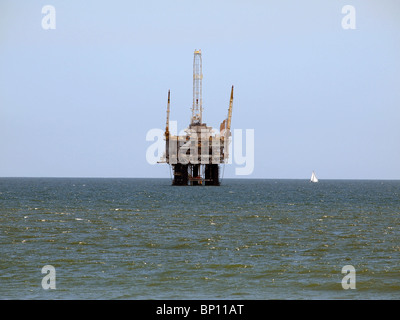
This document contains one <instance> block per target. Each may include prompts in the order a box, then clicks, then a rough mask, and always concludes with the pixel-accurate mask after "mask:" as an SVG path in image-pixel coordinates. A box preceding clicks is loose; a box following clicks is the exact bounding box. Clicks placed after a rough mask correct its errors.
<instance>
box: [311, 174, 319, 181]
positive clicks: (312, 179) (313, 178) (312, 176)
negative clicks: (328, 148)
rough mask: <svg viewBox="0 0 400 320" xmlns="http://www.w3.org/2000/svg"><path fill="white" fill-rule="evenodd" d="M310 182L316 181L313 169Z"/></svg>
mask: <svg viewBox="0 0 400 320" xmlns="http://www.w3.org/2000/svg"><path fill="white" fill-rule="evenodd" d="M310 182H318V179H317V176H316V175H315V172H314V171H313V172H312V174H311V179H310Z"/></svg>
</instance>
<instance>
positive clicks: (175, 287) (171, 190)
mask: <svg viewBox="0 0 400 320" xmlns="http://www.w3.org/2000/svg"><path fill="white" fill-rule="evenodd" d="M170 184H171V181H170V180H169V179H90V178H76V179H75V178H51V179H50V178H0V298H1V299H240V300H246V299H256V300H258V299H399V298H400V241H399V235H400V233H399V226H400V181H386V180H385V181H362V180H359V181H352V180H325V181H324V180H322V181H320V182H319V183H317V184H312V183H310V182H309V181H307V180H241V179H224V181H223V184H222V185H221V186H220V187H212V186H209V187H208V186H207V187H206V186H200V187H174V186H171V185H170ZM45 265H51V266H53V267H54V270H55V279H54V283H55V284H56V288H55V289H48V290H45V289H44V288H43V287H42V280H43V278H44V277H45V276H46V274H45V273H42V267H43V266H45ZM346 265H352V266H353V267H354V269H355V272H356V273H355V284H356V288H355V289H348V290H345V289H343V287H342V279H343V277H344V276H345V274H342V268H343V267H344V266H346Z"/></svg>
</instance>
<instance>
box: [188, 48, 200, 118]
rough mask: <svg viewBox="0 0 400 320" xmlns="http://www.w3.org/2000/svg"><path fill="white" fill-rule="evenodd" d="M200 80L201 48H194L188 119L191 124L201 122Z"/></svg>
mask: <svg viewBox="0 0 400 320" xmlns="http://www.w3.org/2000/svg"><path fill="white" fill-rule="evenodd" d="M202 80H203V72H202V62H201V50H195V51H194V58H193V106H192V118H191V119H190V123H191V124H192V125H193V124H200V123H201V118H202V113H203V98H202V94H203V92H202V91H203V88H202Z"/></svg>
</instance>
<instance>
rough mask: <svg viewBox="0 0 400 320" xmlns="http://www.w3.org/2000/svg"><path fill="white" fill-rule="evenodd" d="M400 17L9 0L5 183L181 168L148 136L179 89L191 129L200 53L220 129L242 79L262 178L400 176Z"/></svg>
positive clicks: (349, 1)
mask: <svg viewBox="0 0 400 320" xmlns="http://www.w3.org/2000/svg"><path fill="white" fill-rule="evenodd" d="M44 5H53V6H54V7H55V9H56V29H55V30H44V29H43V28H42V25H41V22H42V18H43V17H44V16H45V15H44V14H42V7H43V6H44ZM345 5H352V6H354V8H355V9H356V29H355V30H351V29H349V30H345V29H343V28H342V25H341V22H342V18H343V17H344V16H345V14H343V13H342V7H343V6H345ZM399 17H400V2H399V1H398V0H362V1H361V0H346V1H342V0H324V1H321V0H303V1H297V0H282V1H261V0H260V1H255V0H253V1H252V0H248V1H244V0H240V1H239V0H230V1H227V0H226V1H225V0H221V1H215V0H213V1H189V0H180V1H175V0H171V1H122V0H119V1H118V0H117V1H99V0H96V1H94V0H93V1H77V0H69V1H58V0H48V1H38V0H29V1H28V0H24V1H22V0H1V2H0V176H6V177H9V176H40V177H165V178H167V177H169V169H168V166H167V165H150V164H148V163H147V161H146V150H147V148H148V147H149V146H150V145H151V142H148V141H146V133H147V132H148V130H150V129H152V128H160V129H164V126H165V111H166V102H167V101H166V100H167V92H168V90H169V89H170V90H171V120H176V121H178V126H179V129H183V128H185V127H186V126H187V125H188V122H189V119H190V107H191V103H192V62H193V51H194V50H195V49H201V50H202V57H203V74H204V79H203V101H204V102H203V103H204V112H203V120H204V121H205V122H206V123H207V125H211V126H213V127H219V124H220V122H221V121H222V120H223V119H224V117H225V116H226V112H227V109H228V104H229V94H230V87H231V85H234V86H235V96H234V107H233V117H232V127H233V128H236V129H254V130H255V131H254V132H255V167H254V172H253V174H252V175H250V176H248V177H249V178H301V179H303V178H304V179H309V177H310V175H311V171H312V170H315V171H316V173H317V175H318V177H319V178H320V179H321V180H322V179H336V178H338V179H400V90H399V85H400V18H399ZM234 169H235V163H233V164H232V165H229V166H226V167H225V175H224V176H225V177H235V171H234Z"/></svg>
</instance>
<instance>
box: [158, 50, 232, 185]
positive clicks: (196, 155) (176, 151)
mask: <svg viewBox="0 0 400 320" xmlns="http://www.w3.org/2000/svg"><path fill="white" fill-rule="evenodd" d="M202 81H203V73H202V59H201V50H195V51H194V58H193V104H192V115H191V119H190V124H189V126H188V128H186V129H185V131H184V132H185V133H186V134H184V135H180V136H179V135H172V134H171V132H170V121H169V116H170V101H171V100H170V91H168V104H167V121H166V127H165V134H164V136H165V141H166V143H165V153H164V155H163V157H162V159H161V161H159V162H161V163H167V164H169V165H170V166H171V167H172V172H173V181H172V184H173V185H177V186H187V185H191V186H198V185H206V186H207V185H212V186H219V185H220V183H221V182H220V181H221V180H220V176H221V172H220V165H221V164H225V163H227V161H228V159H229V144H230V140H231V119H232V106H233V86H232V88H231V95H230V100H229V108H228V115H227V117H226V119H224V120H223V121H222V123H221V125H220V128H219V129H220V130H219V132H215V130H214V129H213V128H212V127H209V126H207V124H205V123H203V115H202V113H203V99H202Z"/></svg>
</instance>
